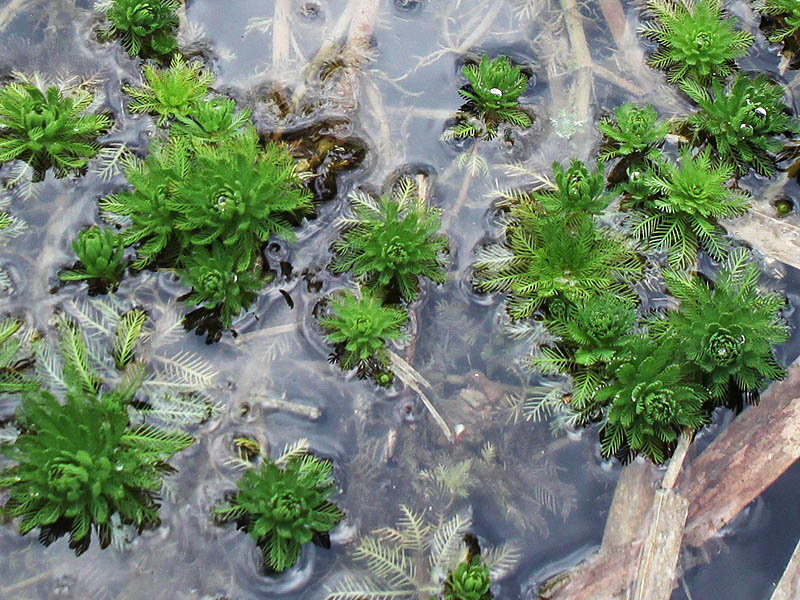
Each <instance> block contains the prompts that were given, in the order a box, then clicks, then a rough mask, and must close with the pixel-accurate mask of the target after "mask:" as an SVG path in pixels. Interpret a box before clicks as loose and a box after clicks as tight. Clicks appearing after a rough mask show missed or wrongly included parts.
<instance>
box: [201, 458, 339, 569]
mask: <svg viewBox="0 0 800 600" xmlns="http://www.w3.org/2000/svg"><path fill="white" fill-rule="evenodd" d="M331 468H332V464H331V463H330V462H329V461H327V460H320V459H319V458H317V457H315V456H312V455H310V454H306V455H302V456H292V457H290V458H289V459H288V460H287V461H286V464H285V466H284V467H283V468H281V467H280V466H278V465H277V464H276V463H275V462H273V461H271V460H269V459H267V460H265V461H264V463H263V464H262V465H261V467H260V468H258V469H255V468H253V469H250V470H248V471H246V472H245V473H244V474H243V475H242V477H241V479H239V484H238V488H239V489H238V492H237V493H236V495H235V496H234V497H233V498H232V499H231V500H230V501H229V502H225V503H222V504H219V505H217V506H216V507H214V515H215V516H216V517H217V518H219V519H220V520H223V521H227V520H234V519H235V520H237V521H238V522H239V524H240V526H242V527H243V528H244V529H246V530H247V532H248V533H249V534H250V537H252V538H253V540H254V541H255V542H256V544H258V546H259V547H260V548H261V549H262V551H263V553H264V563H265V564H267V565H268V566H269V567H270V568H272V569H273V570H275V571H283V570H285V569H287V568H289V567H291V566H292V565H293V564H294V563H295V562H297V559H298V557H299V556H300V550H301V549H302V547H303V545H304V544H307V543H308V542H311V541H314V540H315V538H317V537H318V536H320V534H327V533H328V532H329V531H330V530H331V529H333V527H334V526H335V525H336V524H337V523H338V522H339V521H341V519H342V517H343V516H344V515H343V513H342V511H341V510H340V509H339V507H338V506H336V505H335V504H334V503H332V502H330V501H329V500H328V499H329V498H330V497H331V496H332V495H333V493H334V491H335V490H334V481H333V478H332V477H331Z"/></svg>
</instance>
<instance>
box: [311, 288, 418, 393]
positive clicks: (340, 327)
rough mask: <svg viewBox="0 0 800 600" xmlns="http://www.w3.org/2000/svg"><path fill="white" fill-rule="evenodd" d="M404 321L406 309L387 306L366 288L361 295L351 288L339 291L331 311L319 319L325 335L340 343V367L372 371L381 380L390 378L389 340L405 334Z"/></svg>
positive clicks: (329, 339)
mask: <svg viewBox="0 0 800 600" xmlns="http://www.w3.org/2000/svg"><path fill="white" fill-rule="evenodd" d="M405 322H406V313H405V312H404V311H402V310H400V309H399V308H394V307H392V306H384V305H383V304H382V303H381V301H380V300H379V299H378V298H376V297H374V296H372V295H371V294H370V293H369V292H367V291H364V292H363V293H362V295H361V297H360V298H357V297H356V296H354V295H353V294H352V293H351V292H348V291H346V292H344V293H342V294H340V295H339V296H338V297H336V298H335V299H334V300H333V301H332V302H331V303H330V306H329V314H328V315H326V316H323V317H321V318H320V319H319V324H320V326H321V327H322V329H323V330H324V331H325V339H326V340H327V341H328V342H329V343H331V344H336V345H337V346H338V347H339V348H338V350H340V352H339V353H338V354H337V355H336V358H337V360H338V362H339V364H340V365H341V367H342V368H343V369H352V368H357V369H358V370H359V372H360V373H362V374H363V373H366V372H367V371H373V373H374V374H375V376H376V379H377V380H378V383H381V384H388V383H390V382H391V374H389V373H388V372H387V371H386V369H388V367H389V366H390V364H391V361H390V360H389V355H388V351H387V348H386V343H387V342H389V341H392V340H398V339H401V338H402V337H403V331H402V327H403V324H404V323H405Z"/></svg>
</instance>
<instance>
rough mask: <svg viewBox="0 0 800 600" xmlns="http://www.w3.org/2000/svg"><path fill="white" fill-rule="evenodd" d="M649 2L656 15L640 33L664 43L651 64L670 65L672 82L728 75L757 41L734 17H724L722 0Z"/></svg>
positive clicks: (668, 69) (721, 77) (650, 0)
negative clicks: (740, 27)
mask: <svg viewBox="0 0 800 600" xmlns="http://www.w3.org/2000/svg"><path fill="white" fill-rule="evenodd" d="M647 6H648V7H649V8H650V10H651V11H652V12H653V14H654V15H655V19H654V20H651V21H649V22H648V23H647V24H646V25H644V26H642V27H641V28H640V29H639V33H640V34H641V35H642V36H644V37H646V38H648V39H651V40H654V41H656V42H658V43H659V44H660V46H661V47H660V48H659V49H658V51H657V52H656V53H655V54H652V55H651V56H650V58H649V59H648V60H647V64H649V65H650V66H652V67H655V68H657V69H666V70H667V72H668V73H669V75H668V77H667V79H668V81H670V82H671V83H676V82H678V81H681V80H687V79H694V80H695V81H696V82H697V83H699V84H706V83H708V82H709V81H710V80H711V79H724V78H725V77H727V76H728V75H730V74H731V73H733V71H734V70H735V69H736V65H735V64H734V62H733V61H734V59H736V58H739V57H742V56H745V55H746V54H747V52H748V50H749V49H750V46H751V45H752V43H753V36H752V35H750V34H749V33H747V32H746V31H739V30H736V29H735V26H736V19H735V18H734V17H723V12H722V0H696V1H694V2H691V3H688V2H686V3H684V2H676V1H675V0H648V2H647Z"/></svg>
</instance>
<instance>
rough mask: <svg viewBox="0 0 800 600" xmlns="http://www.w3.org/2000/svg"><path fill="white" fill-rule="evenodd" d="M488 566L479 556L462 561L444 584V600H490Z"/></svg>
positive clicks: (490, 582)
mask: <svg viewBox="0 0 800 600" xmlns="http://www.w3.org/2000/svg"><path fill="white" fill-rule="evenodd" d="M491 587H492V580H491V578H490V577H489V566H488V565H486V564H485V563H484V562H483V561H482V560H481V557H480V555H477V556H473V557H472V558H471V559H469V560H463V561H461V562H460V563H458V566H457V567H456V568H455V569H453V571H452V572H451V573H450V574H449V575H448V576H447V579H446V580H445V582H444V600H491V599H492V590H491Z"/></svg>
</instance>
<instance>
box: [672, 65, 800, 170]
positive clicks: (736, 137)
mask: <svg viewBox="0 0 800 600" xmlns="http://www.w3.org/2000/svg"><path fill="white" fill-rule="evenodd" d="M682 89H683V91H684V92H686V94H687V95H688V96H689V97H690V98H691V99H692V100H694V101H695V102H696V103H697V104H698V105H699V106H700V110H698V111H697V112H694V113H692V114H691V115H689V117H688V118H687V119H686V124H687V126H688V127H689V129H690V130H691V131H692V132H693V134H694V139H695V141H696V142H708V144H709V146H710V147H711V148H713V150H714V153H715V154H716V156H717V157H718V159H719V160H720V161H721V162H724V163H726V164H728V165H730V166H731V167H733V168H734V169H735V172H736V174H738V175H746V174H747V173H748V171H749V170H750V169H754V170H755V171H756V172H757V173H760V174H761V175H772V174H773V173H774V172H775V158H774V156H773V155H774V154H775V153H776V152H779V151H780V150H781V149H782V148H783V143H782V142H781V141H780V140H779V139H776V136H780V135H792V134H797V133H800V126H798V123H797V121H796V120H795V119H794V118H793V117H792V116H791V114H789V112H788V109H787V107H786V105H785V104H784V102H783V88H782V87H781V86H779V85H775V84H773V83H770V82H769V81H768V80H767V78H766V77H765V76H764V75H757V76H756V77H755V78H753V79H751V78H749V77H747V76H745V75H737V76H736V77H735V78H734V79H733V82H732V83H731V84H730V85H729V86H728V87H727V89H726V88H724V87H723V85H722V84H721V83H720V82H718V81H715V82H713V83H712V85H711V93H709V91H708V90H706V89H705V88H703V87H701V86H699V85H697V84H695V83H693V82H686V83H685V84H683V86H682Z"/></svg>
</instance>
